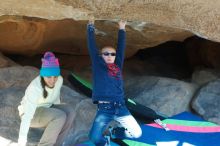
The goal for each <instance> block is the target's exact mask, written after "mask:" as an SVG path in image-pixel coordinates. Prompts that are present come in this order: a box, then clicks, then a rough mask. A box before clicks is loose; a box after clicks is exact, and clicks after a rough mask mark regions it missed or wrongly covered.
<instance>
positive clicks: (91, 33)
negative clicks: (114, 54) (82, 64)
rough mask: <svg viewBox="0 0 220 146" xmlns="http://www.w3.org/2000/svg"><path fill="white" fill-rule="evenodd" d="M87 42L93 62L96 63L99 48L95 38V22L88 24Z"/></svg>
mask: <svg viewBox="0 0 220 146" xmlns="http://www.w3.org/2000/svg"><path fill="white" fill-rule="evenodd" d="M87 44H88V50H89V54H90V57H91V60H92V63H94V62H95V61H96V60H97V59H98V49H97V45H96V40H95V26H94V25H93V24H88V25H87Z"/></svg>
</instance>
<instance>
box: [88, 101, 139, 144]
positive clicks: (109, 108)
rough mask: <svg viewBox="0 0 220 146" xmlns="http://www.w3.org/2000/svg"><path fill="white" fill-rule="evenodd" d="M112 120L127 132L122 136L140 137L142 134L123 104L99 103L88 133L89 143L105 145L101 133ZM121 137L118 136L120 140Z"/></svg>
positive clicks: (104, 139)
mask: <svg viewBox="0 0 220 146" xmlns="http://www.w3.org/2000/svg"><path fill="white" fill-rule="evenodd" d="M112 120H116V121H118V122H119V123H120V124H121V125H122V126H123V127H124V128H125V129H126V130H127V134H126V133H124V136H128V137H140V135H141V133H142V132H141V129H140V126H139V125H138V123H137V122H136V120H135V119H134V118H133V117H132V115H131V114H130V112H129V111H128V109H127V107H126V106H125V104H124V103H118V102H113V103H101V104H98V110H97V113H96V117H95V120H94V122H93V125H92V128H91V130H90V133H89V137H90V139H91V141H93V143H94V144H95V145H96V146H104V145H105V143H106V141H107V140H106V138H105V137H104V136H103V132H104V131H105V129H106V128H107V126H108V124H109V123H110V122H111V121H112ZM121 137H123V136H120V138H121Z"/></svg>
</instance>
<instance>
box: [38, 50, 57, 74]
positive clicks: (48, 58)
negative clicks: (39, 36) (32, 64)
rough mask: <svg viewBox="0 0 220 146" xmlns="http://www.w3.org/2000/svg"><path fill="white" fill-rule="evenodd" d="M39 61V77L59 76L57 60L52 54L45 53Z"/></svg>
mask: <svg viewBox="0 0 220 146" xmlns="http://www.w3.org/2000/svg"><path fill="white" fill-rule="evenodd" d="M41 61H42V66H41V69H40V76H43V77H50V76H59V75H60V66H59V60H58V59H57V58H56V57H55V55H54V54H53V53H52V52H45V54H44V58H42V59H41Z"/></svg>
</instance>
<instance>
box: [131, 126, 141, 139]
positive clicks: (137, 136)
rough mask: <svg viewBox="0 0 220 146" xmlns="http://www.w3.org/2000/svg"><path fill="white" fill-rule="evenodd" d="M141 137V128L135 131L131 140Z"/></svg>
mask: <svg viewBox="0 0 220 146" xmlns="http://www.w3.org/2000/svg"><path fill="white" fill-rule="evenodd" d="M141 135H142V130H141V128H138V129H136V130H135V132H134V134H133V138H139V137H141Z"/></svg>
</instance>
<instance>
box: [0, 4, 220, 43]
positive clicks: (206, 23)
mask: <svg viewBox="0 0 220 146" xmlns="http://www.w3.org/2000/svg"><path fill="white" fill-rule="evenodd" d="M219 7H220V1H216V0H194V1H190V0H184V1H181V0H175V1H173V0H165V1H164V0H146V1H144V0H132V1H131V0H120V1H114V0H108V1H107V0H104V1H101V0H93V1H91V0H47V1H44V0H38V1H35V0H23V1H19V3H18V2H17V1H16V0H2V1H1V4H0V8H1V9H0V15H1V16H4V15H16V16H28V17H37V18H44V19H49V20H61V19H66V18H68V19H74V20H88V19H90V18H91V17H94V18H95V19H96V20H114V19H126V20H130V21H133V22H137V21H138V22H141V23H142V22H147V23H153V24H157V25H160V26H166V27H171V28H180V29H184V30H189V31H191V32H193V33H195V34H197V35H199V36H201V37H204V38H208V39H210V40H215V41H219V40H220V34H219V33H218V32H219V31H220V26H219V25H218V24H219V21H220V19H219V16H220V15H219V13H220V12H219Z"/></svg>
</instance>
